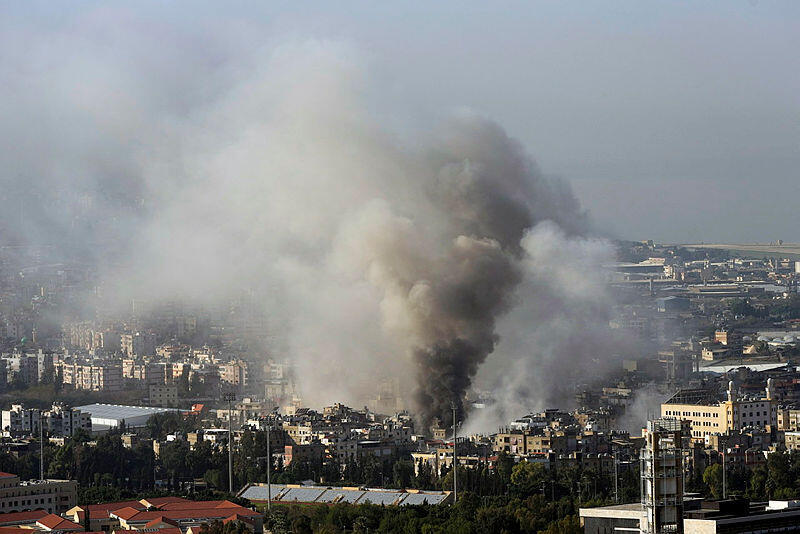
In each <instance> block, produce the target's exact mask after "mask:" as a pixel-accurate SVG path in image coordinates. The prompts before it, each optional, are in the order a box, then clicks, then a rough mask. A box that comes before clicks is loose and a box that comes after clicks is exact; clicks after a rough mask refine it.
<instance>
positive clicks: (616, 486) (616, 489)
mask: <svg viewBox="0 0 800 534" xmlns="http://www.w3.org/2000/svg"><path fill="white" fill-rule="evenodd" d="M612 458H614V502H615V503H618V502H619V481H618V479H619V471H618V469H617V453H614V455H613V456H612Z"/></svg>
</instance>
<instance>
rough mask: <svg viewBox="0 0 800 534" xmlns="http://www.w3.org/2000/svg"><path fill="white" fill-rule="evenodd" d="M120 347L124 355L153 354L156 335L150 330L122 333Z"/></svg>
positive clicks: (154, 352)
mask: <svg viewBox="0 0 800 534" xmlns="http://www.w3.org/2000/svg"><path fill="white" fill-rule="evenodd" d="M120 348H121V349H122V353H123V354H125V355H126V356H134V357H135V356H155V354H156V335H155V334H154V333H152V332H136V333H133V334H122V335H121V336H120Z"/></svg>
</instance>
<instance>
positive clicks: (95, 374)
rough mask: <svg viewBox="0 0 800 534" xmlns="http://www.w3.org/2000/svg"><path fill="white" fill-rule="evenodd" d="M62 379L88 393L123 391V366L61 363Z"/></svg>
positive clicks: (111, 363) (105, 363)
mask: <svg viewBox="0 0 800 534" xmlns="http://www.w3.org/2000/svg"><path fill="white" fill-rule="evenodd" d="M60 365H61V377H62V381H63V383H64V384H69V385H72V386H73V387H74V388H75V389H83V390H87V391H121V390H122V364H121V363H119V362H102V363H61V364H60Z"/></svg>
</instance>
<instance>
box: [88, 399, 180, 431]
mask: <svg viewBox="0 0 800 534" xmlns="http://www.w3.org/2000/svg"><path fill="white" fill-rule="evenodd" d="M76 408H77V409H79V410H80V411H82V412H86V413H89V414H91V416H92V429H93V430H104V429H108V428H113V427H118V426H120V424H121V423H122V421H125V426H129V427H140V426H144V425H145V424H146V423H147V420H148V419H150V417H151V416H153V415H155V414H159V413H166V412H177V411H180V410H177V409H175V408H158V407H155V406H122V405H120V404H87V405H86V406H77V407H76Z"/></svg>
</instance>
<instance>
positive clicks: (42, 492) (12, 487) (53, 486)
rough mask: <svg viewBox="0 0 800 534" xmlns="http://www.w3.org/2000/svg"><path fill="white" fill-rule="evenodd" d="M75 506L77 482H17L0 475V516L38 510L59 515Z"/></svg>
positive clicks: (17, 478)
mask: <svg viewBox="0 0 800 534" xmlns="http://www.w3.org/2000/svg"><path fill="white" fill-rule="evenodd" d="M77 503H78V483H77V482H75V481H74V480H29V481H27V482H20V480H19V477H18V476H17V475H12V474H11V473H0V514H2V513H9V512H24V511H29V510H38V509H43V510H47V511H48V512H50V513H61V512H66V511H67V510H69V509H70V508H72V507H73V506H75V505H76V504H77ZM32 532H35V531H32Z"/></svg>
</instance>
